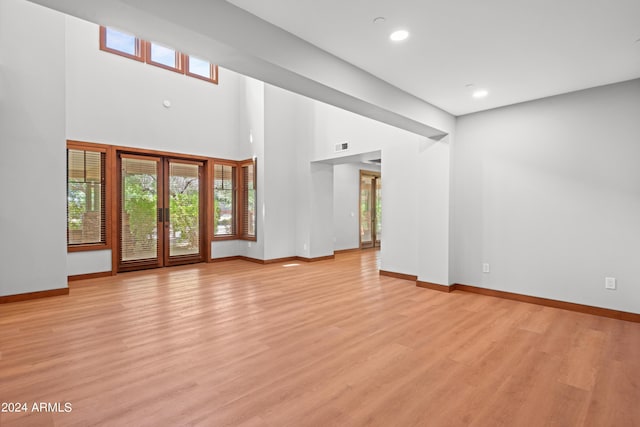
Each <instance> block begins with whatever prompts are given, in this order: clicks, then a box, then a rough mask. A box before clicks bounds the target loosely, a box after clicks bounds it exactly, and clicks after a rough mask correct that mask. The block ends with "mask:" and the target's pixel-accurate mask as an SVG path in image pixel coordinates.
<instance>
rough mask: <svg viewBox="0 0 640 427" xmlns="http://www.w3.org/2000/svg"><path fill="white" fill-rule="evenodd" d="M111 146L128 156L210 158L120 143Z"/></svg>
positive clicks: (178, 158) (182, 158) (177, 158)
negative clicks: (126, 145) (127, 145)
mask: <svg viewBox="0 0 640 427" xmlns="http://www.w3.org/2000/svg"><path fill="white" fill-rule="evenodd" d="M112 147H113V148H114V149H115V150H116V151H117V152H119V153H122V154H126V155H128V156H133V155H136V154H138V155H141V156H143V157H145V156H156V157H170V158H172V159H176V160H195V161H200V162H204V161H206V160H210V158H209V157H207V156H198V155H195V154H183V153H176V152H174V151H161V150H154V149H149V148H137V147H125V146H121V145H112Z"/></svg>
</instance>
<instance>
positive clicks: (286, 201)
mask: <svg viewBox="0 0 640 427" xmlns="http://www.w3.org/2000/svg"><path fill="white" fill-rule="evenodd" d="M312 102H313V101H311V100H310V99H308V98H304V97H302V96H300V95H296V94H294V93H292V92H288V91H286V90H283V89H280V88H277V87H275V86H271V85H265V108H264V112H265V157H264V160H265V184H264V187H263V195H264V200H265V234H264V241H265V259H275V258H283V257H288V256H292V255H293V254H295V252H296V248H295V244H296V239H295V238H296V226H295V224H296V217H297V211H296V209H297V207H298V204H299V197H298V196H299V194H298V192H297V191H296V183H297V182H298V180H303V179H304V177H303V176H298V168H297V166H296V165H297V164H299V162H304V161H305V160H304V159H299V157H298V155H297V154H298V150H297V145H304V146H307V145H310V141H309V138H308V129H309V128H310V127H311V126H312V123H311V105H312ZM306 163H308V161H307V162H306Z"/></svg>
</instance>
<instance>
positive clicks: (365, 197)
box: [360, 176, 373, 245]
mask: <svg viewBox="0 0 640 427" xmlns="http://www.w3.org/2000/svg"><path fill="white" fill-rule="evenodd" d="M371 181H372V180H371V177H370V176H363V177H361V179H360V243H361V244H362V245H367V244H371V243H373V241H372V227H371V225H372V224H371V219H372V215H371V214H372V212H371V202H372V194H371V183H372V182H371Z"/></svg>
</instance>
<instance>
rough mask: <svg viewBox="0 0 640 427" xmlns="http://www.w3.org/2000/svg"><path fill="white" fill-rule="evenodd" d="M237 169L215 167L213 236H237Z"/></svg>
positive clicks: (217, 165) (216, 165) (221, 166)
mask: <svg viewBox="0 0 640 427" xmlns="http://www.w3.org/2000/svg"><path fill="white" fill-rule="evenodd" d="M235 176H236V168H235V166H231V165H224V164H215V165H214V167H213V182H214V184H213V185H214V189H213V201H214V206H213V208H214V209H213V235H214V236H232V235H235V234H236V230H237V227H236V222H237V217H236V179H235Z"/></svg>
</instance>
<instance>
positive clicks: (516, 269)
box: [453, 80, 640, 313]
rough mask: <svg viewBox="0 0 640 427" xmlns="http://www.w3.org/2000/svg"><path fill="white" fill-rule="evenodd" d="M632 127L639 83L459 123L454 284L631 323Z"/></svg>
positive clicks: (638, 300) (637, 232)
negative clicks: (597, 311) (607, 284)
mask: <svg viewBox="0 0 640 427" xmlns="http://www.w3.org/2000/svg"><path fill="white" fill-rule="evenodd" d="M639 118H640V80H634V81H630V82H625V83H619V84H615V85H610V86H604V87H600V88H595V89H590V90H585V91H581V92H576V93H571V94H567V95H561V96H556V97H552V98H546V99H542V100H538V101H532V102H528V103H524V104H520V105H515V106H511V107H506V108H500V109H496V110H492V111H487V112H483V113H477V114H472V115H469V116H464V117H461V118H459V119H458V127H457V132H456V141H455V143H454V145H453V147H454V151H453V156H454V159H455V162H454V173H453V177H454V179H453V198H454V202H453V206H454V216H453V220H454V230H455V231H454V236H453V244H454V248H453V253H454V271H455V274H454V278H453V280H454V281H455V282H458V283H465V284H470V285H475V286H481V287H486V288H494V289H500V290H504V291H510V292H516V293H521V294H527V295H533V296H538V297H545V298H552V299H557V300H562V301H570V302H575V303H580V304H587V305H593V306H599V307H607V308H611V309H617V310H623V311H630V312H635V313H638V312H640V280H639V279H638V278H639V277H640V262H638V260H639V259H640V221H639V218H640V167H638V161H639V159H640V143H639V139H638V138H639V136H640V120H639ZM485 262H486V263H490V267H491V272H490V273H489V274H483V273H482V272H481V271H482V270H481V268H482V263H485ZM606 276H611V277H616V278H617V279H618V290H616V291H610V290H605V288H604V281H605V277H606Z"/></svg>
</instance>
